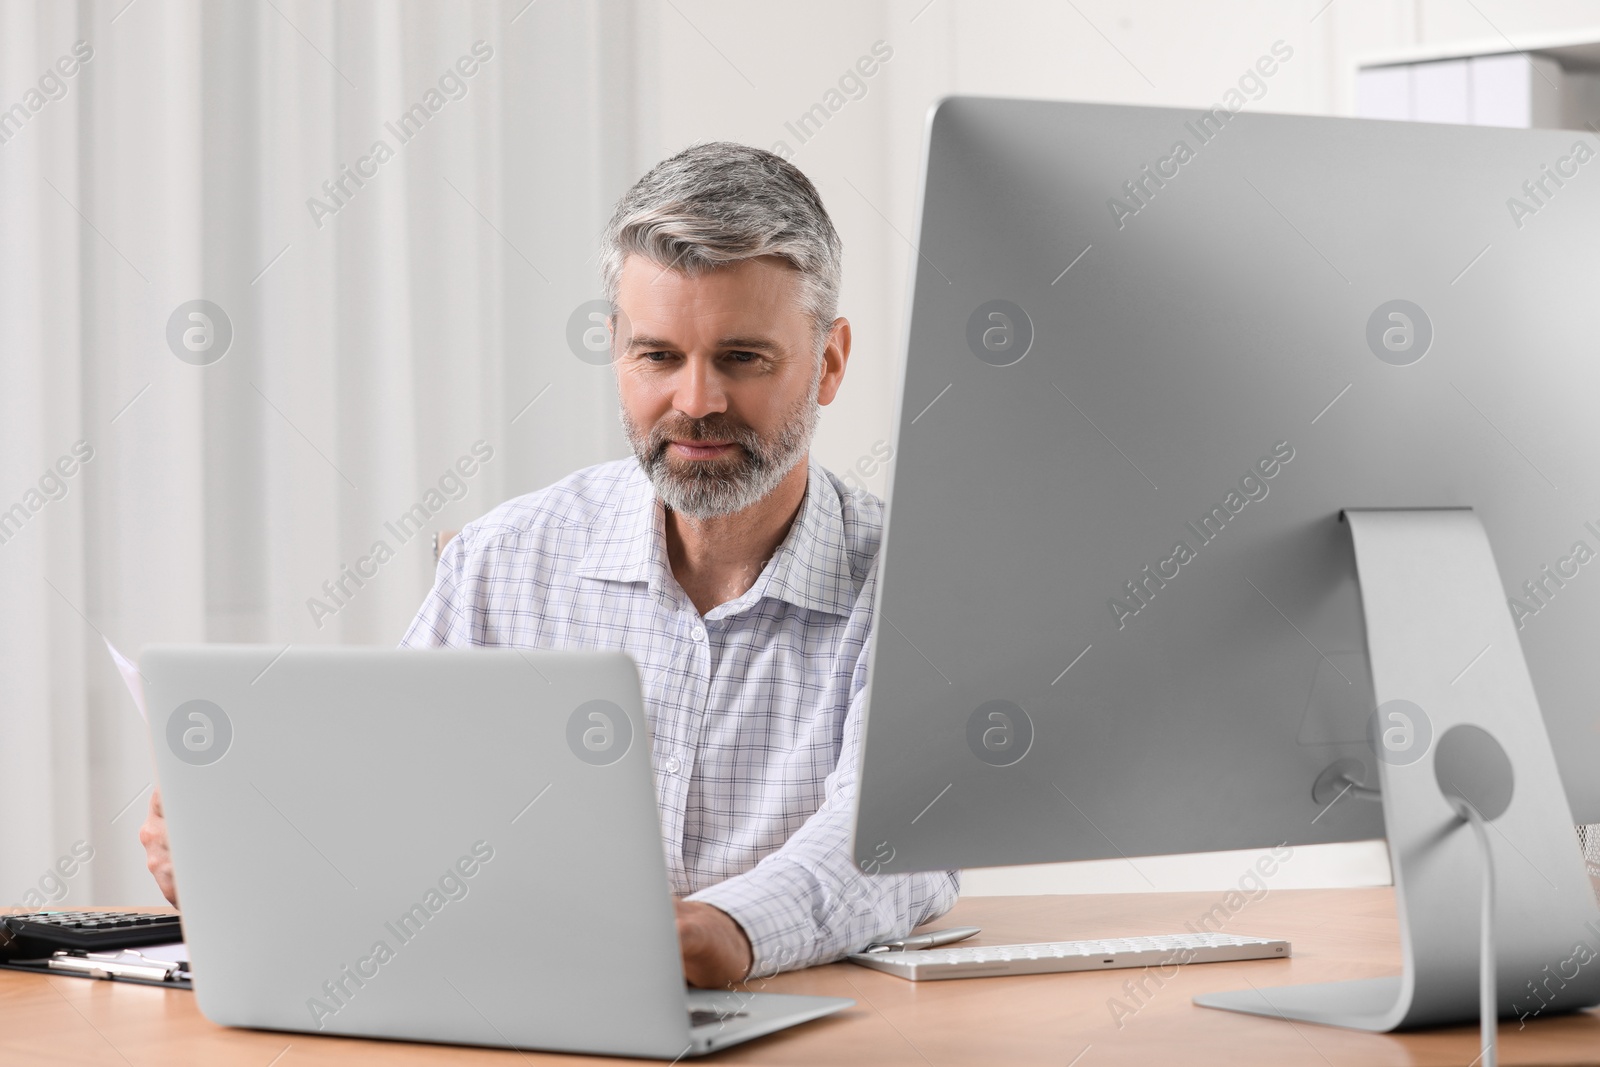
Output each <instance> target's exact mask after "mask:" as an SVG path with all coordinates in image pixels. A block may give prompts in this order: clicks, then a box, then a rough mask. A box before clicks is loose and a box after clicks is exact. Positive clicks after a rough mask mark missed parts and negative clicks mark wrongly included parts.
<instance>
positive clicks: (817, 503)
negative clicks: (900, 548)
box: [401, 458, 959, 974]
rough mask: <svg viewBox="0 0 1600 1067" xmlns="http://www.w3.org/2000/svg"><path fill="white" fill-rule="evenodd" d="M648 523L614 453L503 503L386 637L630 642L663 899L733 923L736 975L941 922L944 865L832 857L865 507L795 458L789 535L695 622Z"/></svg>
mask: <svg viewBox="0 0 1600 1067" xmlns="http://www.w3.org/2000/svg"><path fill="white" fill-rule="evenodd" d="M808 462H809V460H808ZM664 523H665V512H664V509H663V506H662V504H661V503H660V501H659V500H657V498H656V495H655V491H654V489H653V488H652V487H651V485H650V482H649V479H648V478H647V477H646V476H645V474H644V471H643V470H642V469H641V468H640V466H639V464H638V462H637V461H636V460H634V459H632V458H629V459H623V460H616V461H614V462H611V463H602V464H599V465H597V466H594V467H589V468H587V469H585V470H581V471H577V472H576V473H574V474H571V475H568V476H567V477H566V478H563V479H562V480H561V481H559V482H557V483H556V484H554V485H552V486H550V487H548V488H546V489H542V490H539V491H538V492H535V493H530V494H528V495H527V496H523V497H518V498H517V499H515V500H511V501H508V502H506V503H504V504H502V505H500V506H499V507H498V508H496V509H495V510H493V511H491V512H490V513H489V514H487V515H485V516H484V517H483V518H481V519H479V520H477V521H476V522H474V523H471V524H470V525H468V526H467V527H466V528H465V529H464V530H462V531H461V533H460V535H459V536H457V537H456V538H455V539H454V540H452V541H451V542H450V544H449V545H448V546H447V547H446V549H445V551H444V555H443V556H442V558H441V559H440V561H439V568H438V574H437V577H436V579H435V582H434V587H433V591H432V592H430V593H429V594H428V598H427V600H426V601H424V602H423V605H422V609H421V611H419V612H418V613H417V618H416V620H415V621H414V622H413V623H412V624H411V629H410V630H409V631H407V633H406V636H405V639H404V640H403V641H402V642H401V643H402V644H403V645H405V646H409V647H427V646H436V645H513V646H517V647H520V648H599V649H620V650H622V651H626V652H628V653H630V654H632V656H633V658H634V659H635V660H636V661H637V662H638V665H639V674H640V677H641V679H642V680H643V684H644V709H645V714H646V716H647V717H648V718H649V720H650V729H651V733H652V734H653V737H654V742H655V749H654V765H655V778H656V799H657V802H658V804H659V807H660V812H661V833H662V838H663V842H664V844H665V847H666V855H667V872H668V877H669V879H670V881H671V886H672V891H673V893H674V895H676V896H679V897H687V898H688V899H690V900H701V901H705V902H707V903H709V904H712V905H715V906H716V907H718V908H720V909H721V910H723V911H725V912H727V913H728V914H729V915H731V916H733V918H734V919H735V920H737V921H738V922H739V924H740V925H741V926H742V927H744V930H745V933H746V934H748V935H749V938H750V944H751V947H752V948H753V950H754V957H755V958H754V963H753V966H752V968H751V973H752V974H771V973H775V972H777V971H780V970H787V969H790V968H794V967H808V966H811V965H813V964H818V963H826V962H829V961H832V960H835V959H838V958H839V957H840V956H842V955H844V954H845V953H848V952H853V951H856V950H858V949H860V948H862V947H863V946H865V945H867V944H868V943H870V942H872V941H875V940H879V939H882V938H888V937H898V936H901V935H904V934H905V933H907V932H908V931H909V930H910V929H911V928H912V927H914V926H916V925H918V924H919V923H923V922H926V921H928V920H929V919H932V918H935V917H937V916H939V915H942V914H944V912H946V911H948V910H949V908H950V906H951V905H952V904H954V903H955V899H956V892H957V889H958V887H959V876H958V873H957V872H955V871H933V872H928V873H918V874H895V875H875V874H874V875H868V874H864V873H862V872H861V871H860V870H858V869H857V868H856V866H855V865H854V864H853V863H852V862H851V858H850V852H849V848H850V831H851V818H852V811H853V807H854V802H855V795H856V780H857V767H858V764H859V760H860V754H861V740H862V732H863V713H864V707H863V706H864V704H865V703H866V684H867V639H868V636H869V634H870V633H871V630H872V608H873V590H874V588H875V587H876V584H877V559H878V543H879V540H880V538H881V536H882V530H883V504H882V502H881V501H879V500H878V499H877V498H876V497H874V496H871V495H869V494H867V493H864V492H860V491H857V490H853V489H850V488H848V487H846V486H845V484H844V483H843V482H842V481H840V480H839V479H838V478H837V477H835V476H834V475H833V474H832V473H830V472H828V471H826V470H824V469H823V468H822V467H821V466H820V465H819V464H816V463H809V469H808V475H807V483H806V493H805V498H804V501H803V502H802V504H801V507H800V512H799V514H798V515H797V516H796V518H795V521H794V524H793V525H792V526H791V527H790V530H789V534H788V537H786V538H785V539H784V541H783V543H782V544H781V545H779V546H778V549H777V551H776V552H774V553H773V556H772V558H771V559H770V560H769V561H768V562H767V564H766V566H765V568H764V569H763V570H762V572H761V574H760V576H759V577H758V578H757V579H756V581H755V584H754V585H752V586H751V587H750V589H749V590H747V591H746V592H745V593H744V594H743V595H742V596H739V597H737V598H736V599H734V600H730V601H728V602H727V603H725V604H718V605H717V606H716V607H714V608H712V609H711V610H710V611H708V612H706V614H705V615H704V616H702V615H701V614H700V613H699V611H698V610H697V609H696V608H695V606H694V604H693V603H692V602H691V601H690V600H689V597H688V595H687V594H686V593H684V591H683V589H682V587H681V586H679V584H678V581H677V579H676V578H674V577H673V574H672V570H671V567H670V566H669V564H668V562H667V551H666V536H665V526H664Z"/></svg>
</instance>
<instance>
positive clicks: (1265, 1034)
mask: <svg viewBox="0 0 1600 1067" xmlns="http://www.w3.org/2000/svg"><path fill="white" fill-rule="evenodd" d="M1221 900H1222V894H1220V893H1160V894H1137V895H1125V896H1043V897H969V898H965V899H963V900H961V901H960V902H959V903H958V904H957V905H956V907H955V909H954V910H953V911H951V912H950V914H949V915H947V916H945V917H943V918H942V919H940V920H939V923H938V925H941V926H945V925H952V926H953V925H976V926H982V927H983V928H984V929H983V933H982V934H981V935H979V937H978V938H977V939H975V941H974V943H989V944H996V943H1006V942H1017V941H1041V940H1067V939H1073V938H1090V937H1115V936H1127V935H1132V934H1156V933H1178V932H1182V931H1183V929H1184V923H1185V922H1186V921H1194V920H1197V919H1198V918H1199V917H1200V916H1201V915H1202V914H1204V913H1205V912H1206V911H1207V910H1208V909H1210V908H1211V907H1212V906H1213V905H1215V904H1217V903H1219V902H1220V901H1221ZM1232 903H1237V901H1234V902H1232ZM1223 929H1224V930H1225V931H1226V932H1228V933H1241V934H1256V935H1270V936H1274V937H1284V938H1288V939H1289V940H1291V941H1293V942H1294V958H1293V959H1290V960H1262V961H1257V962H1247V963H1222V964H1194V965H1191V966H1188V967H1185V968H1183V969H1182V970H1181V972H1180V973H1179V974H1178V975H1177V976H1176V977H1174V978H1171V979H1170V980H1168V981H1167V982H1166V983H1165V984H1164V985H1163V986H1161V987H1160V988H1155V986H1154V983H1153V982H1151V983H1149V985H1148V986H1147V988H1149V989H1150V990H1151V993H1150V995H1149V996H1142V997H1141V999H1142V1000H1143V1004H1142V1006H1140V1005H1138V1004H1136V1003H1135V1002H1134V1001H1133V1000H1132V999H1131V998H1129V997H1128V995H1127V993H1126V992H1125V991H1124V989H1123V983H1124V982H1127V981H1128V980H1130V979H1134V978H1138V977H1139V976H1140V974H1141V973H1142V972H1139V971H1129V970H1118V971H1101V972H1090V973H1083V974H1055V975H1033V976H1025V977H1017V978H973V979H966V980H959V981H944V982H926V983H922V984H914V983H911V982H907V981H904V980H902V979H899V978H895V977H893V976H891V975H887V974H883V973H880V972H878V971H871V970H867V969H865V968H862V967H856V966H854V965H853V964H847V963H845V964H834V965H832V966H829V967H817V968H813V969H811V970H808V971H798V972H794V973H791V974H784V975H780V976H778V977H777V978H774V979H771V980H770V981H768V982H767V983H766V984H765V986H764V988H766V989H767V990H770V991H773V992H785V993H817V994H828V995H833V996H846V997H853V998H854V999H855V1000H856V1002H857V1006H856V1007H855V1008H853V1009H851V1010H849V1011H846V1012H841V1013H839V1014H837V1015H834V1016H831V1017H829V1018H827V1019H823V1020H820V1021H818V1022H813V1023H808V1024H806V1025H804V1026H801V1027H797V1028H795V1029H792V1030H789V1031H786V1032H784V1033H780V1034H776V1035H773V1036H770V1037H767V1038H762V1039H759V1040H757V1041H754V1042H751V1043H749V1044H745V1045H740V1046H736V1047H734V1048H731V1049H728V1050H726V1051H724V1052H720V1053H717V1054H716V1055H714V1056H711V1057H708V1058H707V1059H706V1060H705V1061H704V1062H707V1063H710V1064H775V1065H781V1064H795V1065H807V1067H810V1065H814V1064H818V1063H827V1064H829V1065H831V1067H844V1065H846V1064H852V1063H864V1064H866V1063H870V1064H873V1065H874V1067H878V1065H883V1067H889V1065H896V1067H898V1065H906V1067H945V1065H946V1064H950V1065H955V1064H986V1065H987V1064H995V1065H1010V1064H1049V1065H1051V1067H1063V1065H1067V1064H1074V1065H1078V1067H1102V1065H1107V1064H1140V1065H1147V1064H1157V1065H1161V1064H1177V1063H1185V1064H1190V1063H1213V1062H1214V1063H1226V1064H1230V1065H1241V1067H1243V1065H1252V1064H1271V1065H1274V1067H1276V1065H1281V1064H1301V1063H1304V1064H1316V1065H1319V1067H1321V1065H1343V1064H1362V1065H1378V1064H1452V1065H1454V1067H1465V1065H1467V1064H1469V1063H1471V1062H1472V1061H1473V1059H1474V1058H1475V1057H1476V1056H1477V1054H1478V1046H1477V1030H1476V1027H1459V1028H1455V1029H1450V1030H1437V1031H1431V1032H1425V1033H1415V1034H1404V1035H1390V1034H1366V1033H1359V1032H1354V1031H1347V1030H1337V1029H1332V1028H1329V1027H1321V1026H1312V1025H1309V1024H1303V1023H1299V1024H1290V1023H1287V1022H1283V1021H1279V1020H1273V1019H1259V1018H1255V1017H1253V1016H1247V1015H1235V1014H1232V1013H1229V1012H1220V1011H1213V1010H1210V1009H1206V1008H1197V1007H1195V1006H1194V1005H1193V1004H1192V1003H1190V998H1191V997H1193V996H1194V995H1195V994H1197V993H1202V992H1207V991H1211V990H1220V989H1239V988H1243V987H1245V986H1248V985H1257V986H1269V985H1286V984H1290V983H1301V982H1319V981H1333V980H1338V979H1343V978H1367V977H1372V976H1376V975H1383V974H1393V973H1395V972H1396V971H1397V970H1398V969H1399V946H1398V943H1397V941H1396V937H1397V925H1396V919H1395V913H1394V897H1393V891H1392V890H1390V889H1386V888H1385V889H1315V890H1273V891H1271V892H1270V893H1269V894H1268V895H1267V896H1265V897H1263V898H1261V899H1259V900H1256V901H1254V902H1250V903H1247V904H1245V906H1244V907H1243V908H1242V909H1240V910H1238V911H1237V912H1236V913H1235V914H1234V915H1233V916H1232V918H1231V919H1229V920H1228V922H1227V924H1226V925H1225V926H1224V927H1223ZM1112 998H1121V999H1122V1001H1123V1002H1124V1004H1126V1005H1127V1006H1128V1007H1130V1008H1136V1010H1135V1011H1134V1012H1133V1014H1131V1015H1130V1014H1127V1013H1125V1012H1124V1013H1122V1014H1121V1018H1120V1020H1119V1019H1118V1018H1116V1017H1114V1016H1113V1013H1112V1009H1111V1005H1110V1001H1111V1000H1112ZM618 1010H619V1011H626V1007H625V1006H621V1005H619V1007H618ZM0 1019H3V1020H4V1023H3V1025H0V1061H3V1062H6V1063H29V1064H33V1063H39V1064H60V1065H67V1064H120V1065H135V1067H144V1065H146V1064H149V1065H151V1067H156V1065H159V1067H181V1065H187V1064H205V1065H207V1067H210V1065H218V1064H248V1065H250V1067H310V1065H314V1064H350V1063H354V1064H378V1063H382V1064H395V1065H401V1067H410V1065H421V1064H447V1063H448V1064H485V1065H488V1064H502V1063H503V1064H518V1063H521V1064H527V1063H558V1062H559V1063H567V1064H584V1065H588V1067H594V1065H596V1064H601V1063H633V1064H637V1063H640V1062H649V1061H639V1060H603V1059H600V1058H597V1057H591V1056H542V1055H538V1054H534V1053H518V1052H512V1051H495V1050H485V1049H467V1048H457V1047H450V1046H431V1045H411V1044H400V1043H396V1042H380V1041H363V1040H355V1039H350V1038H325V1037H311V1036H308V1035H304V1034H278V1033H273V1032H268V1031H254V1030H230V1029H225V1028H223V1027H219V1026H215V1025H213V1024H212V1023H210V1022H208V1021H207V1020H206V1019H204V1018H203V1017H202V1016H201V1015H200V1013H199V1011H198V1010H196V1008H195V1004H194V997H193V996H192V995H191V994H189V993H187V992H183V991H178V990H162V989H154V988H149V987H144V986H136V985H129V984H125V983H113V982H96V981H90V980H87V979H82V978H68V977H59V978H55V977H51V978H46V977H42V976H37V975H28V974H22V973H18V972H11V971H0ZM1119 1021H1120V1024H1121V1025H1120V1026H1119ZM1500 1052H1501V1061H1502V1062H1503V1063H1506V1064H1518V1063H1540V1064H1580V1063H1581V1064H1594V1063H1600V1014H1594V1013H1587V1012H1585V1013H1579V1014H1576V1015H1567V1016H1560V1017H1552V1018H1547V1019H1543V1020H1538V1021H1530V1022H1529V1024H1528V1026H1527V1028H1526V1029H1523V1030H1520V1031H1519V1030H1518V1027H1517V1024H1516V1022H1514V1021H1513V1022H1511V1023H1509V1024H1505V1023H1502V1025H1501V1031H1500ZM275 1057H276V1058H275ZM1075 1057H1076V1058H1075Z"/></svg>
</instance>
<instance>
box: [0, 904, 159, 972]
mask: <svg viewBox="0 0 1600 1067" xmlns="http://www.w3.org/2000/svg"><path fill="white" fill-rule="evenodd" d="M182 940H183V926H182V924H181V922H180V921H179V918H178V916H176V915H162V914H156V913H152V912H138V911H32V912H24V913H21V914H17V915H6V916H3V917H0V960H3V961H6V962H10V961H13V960H32V959H43V958H45V957H47V956H49V955H50V954H51V953H53V952H55V951H57V950H58V949H66V950H67V951H69V952H116V951H118V950H119V949H124V948H141V947H144V946H147V945H165V944H170V943H172V942H174V941H182Z"/></svg>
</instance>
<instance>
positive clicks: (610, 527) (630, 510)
mask: <svg viewBox="0 0 1600 1067" xmlns="http://www.w3.org/2000/svg"><path fill="white" fill-rule="evenodd" d="M806 463H807V473H806V494H805V498H804V499H803V500H802V501H801V504H800V512H799V514H797V515H796V516H795V520H794V523H793V524H792V525H791V526H790V527H789V534H788V536H787V537H785V538H784V539H783V542H782V543H781V544H779V545H778V549H777V551H776V552H774V553H773V554H772V558H771V559H770V560H768V561H767V565H766V566H765V567H764V568H762V571H761V574H760V576H759V577H757V578H756V581H755V584H754V585H752V586H751V587H750V588H749V589H748V590H747V591H746V592H745V593H744V594H743V595H742V596H739V597H736V598H735V599H733V600H730V601H728V602H727V603H725V604H719V605H717V606H716V607H715V608H713V609H712V610H711V611H709V612H707V613H706V617H707V618H708V619H720V618H723V617H725V616H728V615H734V614H737V613H739V612H741V611H744V610H745V609H746V608H748V607H749V606H751V605H752V604H755V603H757V602H759V601H760V600H761V599H762V598H764V597H771V598H773V599H775V600H782V601H784V602H786V603H789V604H793V605H795V606H796V607H800V608H806V609H809V610H812V611H821V612H827V613H829V614H833V615H845V616H848V615H849V614H850V613H851V611H852V610H853V609H854V607H855V602H856V598H857V597H858V596H859V595H860V591H861V580H860V579H858V578H857V577H856V576H855V574H854V573H853V572H852V571H851V570H850V556H849V552H848V549H847V546H846V543H845V528H844V514H843V512H842V510H841V508H840V504H839V493H838V491H837V490H836V489H835V488H834V487H833V485H832V484H831V482H830V481H829V479H828V477H827V474H826V472H824V471H823V469H822V467H821V466H820V465H819V464H817V463H815V462H812V461H811V460H810V457H809V456H808V457H807V459H806ZM577 573H578V574H579V575H580V576H582V577H587V578H599V579H603V580H608V581H618V582H645V583H648V585H649V587H650V590H651V592H653V593H656V594H657V595H665V594H666V592H667V591H668V590H672V589H675V588H676V587H677V579H676V578H674V577H673V575H672V570H671V567H670V566H669V565H668V563H667V539H666V511H665V509H664V507H663V506H662V504H661V501H660V500H659V499H658V498H657V497H656V494H655V489H654V487H653V486H651V484H650V479H649V477H648V476H647V475H646V474H645V473H644V470H643V468H641V467H640V466H639V465H638V463H637V462H634V463H631V464H629V465H628V476H627V478H626V480H625V482H624V483H623V486H622V488H621V492H620V493H619V496H618V499H617V505H616V510H615V519H614V521H612V522H610V523H606V524H600V523H597V524H596V525H595V526H594V527H593V529H592V531H591V534H590V538H589V547H588V549H587V550H586V551H585V553H584V557H583V561H582V563H581V564H579V566H578V569H577Z"/></svg>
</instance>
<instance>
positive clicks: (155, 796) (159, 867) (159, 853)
mask: <svg viewBox="0 0 1600 1067" xmlns="http://www.w3.org/2000/svg"><path fill="white" fill-rule="evenodd" d="M139 844H141V845H143V846H144V864H145V866H146V867H149V868H150V873H151V874H153V875H155V876H156V885H157V886H159V887H160V889H161V895H162V896H164V897H166V898H167V900H169V901H171V903H172V905H173V907H177V905H178V887H177V885H176V883H174V882H173V880H172V853H170V852H168V851H167V819H166V816H165V815H163V814H162V813H161V790H160V789H159V788H158V789H155V790H154V791H152V792H151V794H150V814H149V815H148V816H146V817H145V820H144V825H143V826H141V827H139ZM680 925H681V924H680Z"/></svg>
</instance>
